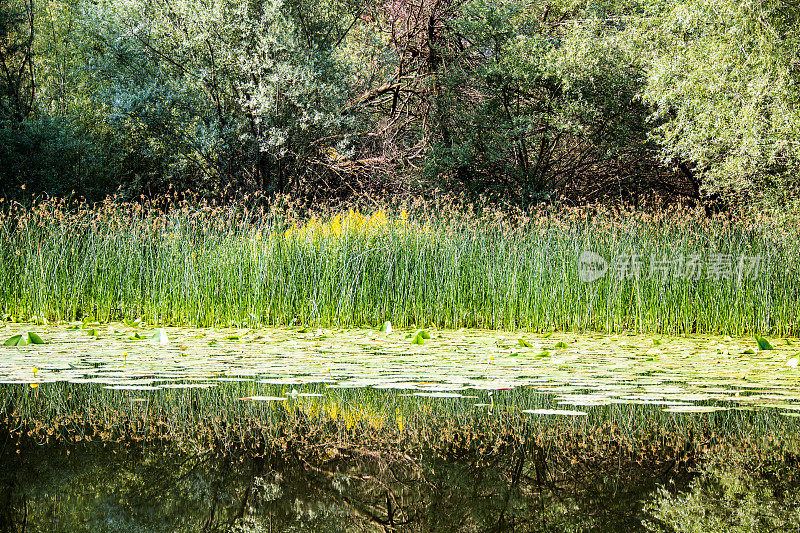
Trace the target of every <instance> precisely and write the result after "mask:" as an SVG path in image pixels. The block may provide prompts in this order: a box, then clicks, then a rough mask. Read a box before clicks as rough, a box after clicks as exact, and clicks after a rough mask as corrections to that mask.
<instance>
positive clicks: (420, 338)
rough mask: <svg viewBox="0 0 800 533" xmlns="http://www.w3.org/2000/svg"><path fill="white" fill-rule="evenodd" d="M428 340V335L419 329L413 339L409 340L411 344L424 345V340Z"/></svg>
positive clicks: (429, 336)
mask: <svg viewBox="0 0 800 533" xmlns="http://www.w3.org/2000/svg"><path fill="white" fill-rule="evenodd" d="M430 338H431V335H430V333H428V332H427V331H425V330H424V329H420V330H418V331H417V332H416V333H415V334H414V337H413V338H412V339H411V344H425V340H426V339H430Z"/></svg>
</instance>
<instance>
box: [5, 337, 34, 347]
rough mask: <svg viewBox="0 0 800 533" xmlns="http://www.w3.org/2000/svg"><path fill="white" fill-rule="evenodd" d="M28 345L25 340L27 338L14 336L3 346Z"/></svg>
mask: <svg viewBox="0 0 800 533" xmlns="http://www.w3.org/2000/svg"><path fill="white" fill-rule="evenodd" d="M26 344H28V341H27V340H25V337H24V336H22V335H14V336H13V337H11V338H10V339H8V340H7V341H6V342H4V343H3V346H25V345H26Z"/></svg>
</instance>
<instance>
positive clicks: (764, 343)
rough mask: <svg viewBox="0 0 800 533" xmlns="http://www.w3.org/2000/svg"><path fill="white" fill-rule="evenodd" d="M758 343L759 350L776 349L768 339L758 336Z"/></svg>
mask: <svg viewBox="0 0 800 533" xmlns="http://www.w3.org/2000/svg"><path fill="white" fill-rule="evenodd" d="M756 342H757V343H758V349H759V350H774V349H775V348H774V347H773V346H772V345H771V344H770V343H769V341H768V340H767V339H765V338H764V337H758V336H756Z"/></svg>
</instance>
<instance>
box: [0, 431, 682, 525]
mask: <svg viewBox="0 0 800 533" xmlns="http://www.w3.org/2000/svg"><path fill="white" fill-rule="evenodd" d="M17 449H19V450H20V451H19V453H17ZM165 452H167V453H165ZM315 463H316V464H314V463H311V462H306V461H300V460H291V459H290V460H286V459H281V460H277V459H267V458H254V457H227V458H224V459H223V458H215V457H213V456H210V455H204V454H191V453H174V452H173V453H168V450H165V449H163V448H153V447H149V448H147V447H129V446H120V445H115V446H111V445H106V446H103V445H102V444H99V443H89V444H84V445H74V444H73V445H69V446H61V445H59V446H52V445H48V446H39V445H37V444H36V443H34V442H23V443H21V444H20V447H19V448H17V445H16V442H12V441H6V442H4V444H3V449H2V457H1V458H0V472H2V475H0V482H1V483H2V484H1V485H0V498H2V505H0V508H2V509H3V511H0V526H2V528H3V530H4V531H23V530H24V531H143V532H144V531H148V532H149V531H242V532H244V531H387V530H394V529H397V530H408V531H565V530H569V531H572V530H574V531H582V530H598V531H609V530H615V531H633V530H643V526H642V519H643V515H642V510H641V507H642V505H641V502H642V501H643V500H644V499H646V498H647V497H648V494H650V493H651V492H652V490H653V489H654V488H655V486H656V484H657V483H669V482H670V479H676V480H678V481H679V482H680V483H682V482H683V480H685V479H686V476H685V475H681V474H680V473H679V472H676V471H674V470H669V471H668V472H663V473H660V472H650V473H647V472H643V471H638V472H634V471H628V472H626V473H625V474H624V475H621V474H620V473H615V472H609V471H602V470H591V469H587V470H584V471H577V470H576V471H575V472H573V473H571V474H570V476H572V477H565V476H558V477H559V479H557V480H555V479H554V474H555V473H554V472H548V471H547V468H548V467H547V465H537V464H535V463H536V461H535V460H534V458H527V457H523V456H519V457H515V456H513V454H512V455H510V456H506V457H502V456H497V457H494V458H492V459H491V461H490V462H489V463H488V464H480V465H478V464H474V463H471V462H470V461H468V460H457V459H453V458H448V459H447V460H445V459H442V458H439V459H437V460H434V459H431V460H426V461H423V462H417V461H412V460H403V459H399V460H398V459H397V458H395V459H394V460H384V459H382V458H381V457H378V456H375V455H373V456H369V457H367V456H362V457H358V456H357V455H355V454H348V453H347V452H343V453H342V454H341V455H339V456H338V457H336V458H327V459H325V460H320V461H315Z"/></svg>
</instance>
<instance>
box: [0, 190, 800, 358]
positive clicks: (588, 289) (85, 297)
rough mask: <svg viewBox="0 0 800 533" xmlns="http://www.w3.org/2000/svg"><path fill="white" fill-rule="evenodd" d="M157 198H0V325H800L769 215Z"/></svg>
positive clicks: (796, 289) (793, 258)
mask: <svg viewBox="0 0 800 533" xmlns="http://www.w3.org/2000/svg"><path fill="white" fill-rule="evenodd" d="M162 203H163V202H160V203H154V204H141V203H125V202H117V201H113V200H108V201H106V202H104V203H102V204H99V205H97V206H89V205H85V204H76V205H69V204H68V202H67V201H61V200H49V201H41V202H38V203H36V204H35V205H33V206H32V207H31V208H29V209H28V208H23V207H22V206H19V205H11V206H8V205H7V204H4V205H5V206H6V207H3V209H4V213H3V216H2V217H0V306H2V309H3V314H4V315H5V320H8V321H10V322H12V323H16V322H24V321H32V322H36V323H44V322H45V321H46V320H49V321H51V322H52V321H59V320H95V321H98V320H99V321H104V322H105V321H109V320H128V321H130V322H131V324H133V321H134V320H136V319H142V320H144V321H145V322H149V323H153V324H161V325H168V324H176V325H197V326H232V325H235V326H237V327H252V326H257V325H292V324H303V325H307V326H311V327H314V328H320V327H326V328H331V327H337V328H341V327H350V326H374V327H377V326H379V325H381V324H384V323H386V322H387V321H389V322H391V324H392V325H393V326H395V327H400V328H408V329H420V328H430V327H439V328H451V329H457V328H461V327H468V328H489V329H498V328H500V329H505V330H516V329H526V330H529V331H540V332H549V331H554V330H555V331H604V332H623V331H638V332H642V333H644V332H653V333H671V334H677V333H718V334H735V335H746V334H748V335H753V334H757V335H760V336H763V335H773V336H777V335H781V336H784V335H792V334H797V333H798V331H800V329H799V328H800V316H799V315H800V310H799V309H798V308H797V306H796V305H794V302H796V300H797V295H798V294H800V277H798V276H797V273H796V271H795V270H794V268H795V265H796V264H797V260H798V257H799V256H800V250H798V248H797V246H796V245H795V243H793V242H792V241H791V240H787V239H786V235H787V232H786V230H785V228H784V227H783V226H782V225H781V222H780V220H778V219H777V218H776V219H774V220H773V219H770V218H768V217H763V216H762V217H760V218H758V219H738V220H730V219H728V218H707V217H705V215H704V214H703V213H702V212H701V211H697V210H691V209H684V208H676V209H674V210H670V211H669V212H656V213H652V212H650V213H648V212H641V211H634V210H627V209H608V208H603V207H582V208H569V207H565V206H559V207H553V206H540V207H536V208H532V209H531V210H529V211H524V212H521V211H518V212H509V211H498V210H492V209H487V208H472V207H469V206H464V207H459V208H456V207H453V206H448V205H422V204H412V205H406V206H400V205H398V206H394V207H392V206H388V207H387V206H373V207H370V208H369V209H363V208H362V209H359V208H357V207H356V206H345V207H342V208H333V207H331V208H318V209H316V210H312V209H301V208H300V206H298V205H295V204H290V203H287V202H286V201H284V200H278V201H275V202H273V203H271V204H263V203H260V204H259V203H256V202H253V203H247V202H243V203H238V204H231V205H229V206H225V207H220V206H213V205H202V204H192V203H188V202H173V203H172V204H171V205H170V209H166V210H165V209H162V207H163V206H162ZM156 206H159V207H158V208H156ZM584 252H587V253H588V252H591V253H592V254H594V255H593V256H592V257H594V258H595V259H596V260H597V263H596V264H594V266H598V265H599V264H601V263H600V261H602V262H605V263H606V270H598V271H594V270H593V271H592V275H595V274H601V277H599V278H598V279H595V280H594V281H591V282H587V281H586V280H585V279H584V280H582V277H581V276H582V271H581V268H582V267H581V257H582V254H583V253H584ZM597 258H599V259H597ZM743 258H749V259H748V261H749V260H750V259H752V260H753V261H752V264H751V263H746V264H745V263H742V259H743ZM726 264H727V266H726ZM740 267H742V268H740ZM34 319H35V320H34ZM551 348H552V347H551Z"/></svg>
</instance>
